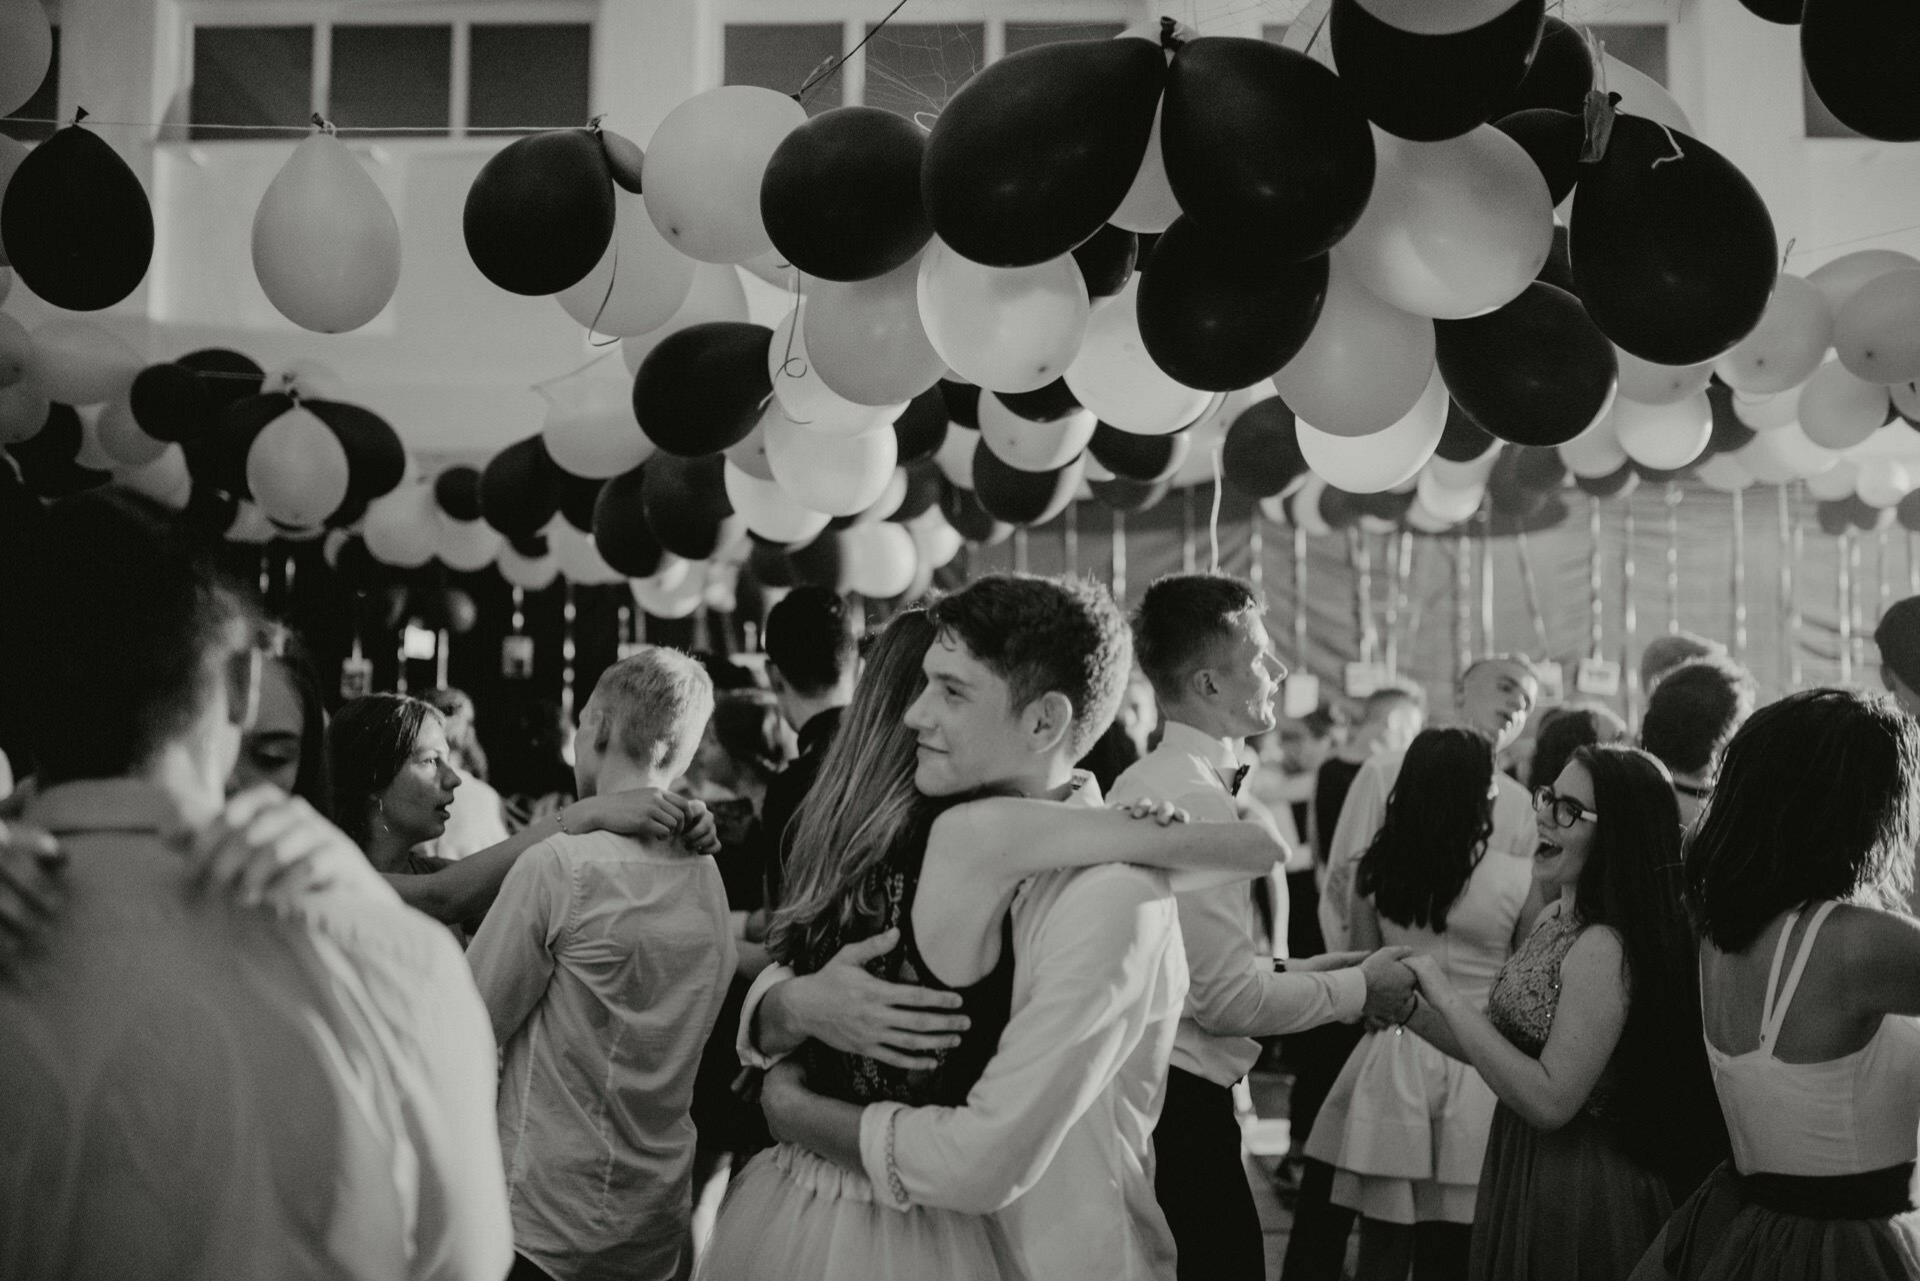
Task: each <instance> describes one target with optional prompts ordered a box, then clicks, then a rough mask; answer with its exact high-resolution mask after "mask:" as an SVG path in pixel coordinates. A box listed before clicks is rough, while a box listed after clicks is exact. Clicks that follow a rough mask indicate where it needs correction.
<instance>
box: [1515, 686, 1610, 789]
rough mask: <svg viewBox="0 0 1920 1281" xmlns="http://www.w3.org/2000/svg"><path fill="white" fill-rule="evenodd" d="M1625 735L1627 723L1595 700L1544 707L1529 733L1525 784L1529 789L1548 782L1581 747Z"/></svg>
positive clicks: (1556, 776)
mask: <svg viewBox="0 0 1920 1281" xmlns="http://www.w3.org/2000/svg"><path fill="white" fill-rule="evenodd" d="M1626 736H1627V723H1626V722H1625V721H1623V720H1621V719H1620V718H1619V717H1618V716H1616V715H1615V714H1614V713H1613V712H1612V711H1611V710H1609V709H1608V708H1605V707H1602V706H1601V705H1600V704H1598V703H1567V704H1565V705H1563V706H1560V707H1553V708H1549V709H1547V711H1546V712H1545V713H1544V714H1543V715H1542V716H1541V717H1540V725H1539V728H1537V729H1535V730H1534V732H1533V763H1532V764H1531V765H1529V766H1528V768H1527V787H1528V788H1529V789H1530V790H1531V789H1537V788H1541V787H1546V786H1548V785H1549V784H1551V783H1552V782H1553V780H1554V779H1556V778H1559V777H1560V771H1561V770H1563V769H1565V768H1566V767H1567V762H1568V761H1569V760H1572V759H1573V754H1574V753H1575V752H1577V751H1579V750H1580V749H1581V748H1583V747H1593V746H1596V745H1598V744H1602V743H1617V742H1619V741H1620V740H1621V739H1623V738H1625V737H1626Z"/></svg>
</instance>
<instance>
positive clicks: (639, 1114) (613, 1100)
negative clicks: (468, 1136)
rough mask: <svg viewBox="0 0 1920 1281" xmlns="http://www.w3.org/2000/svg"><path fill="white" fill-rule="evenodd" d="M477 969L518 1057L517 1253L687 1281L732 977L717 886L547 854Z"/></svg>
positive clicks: (605, 854)
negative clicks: (707, 1056) (712, 1055)
mask: <svg viewBox="0 0 1920 1281" xmlns="http://www.w3.org/2000/svg"><path fill="white" fill-rule="evenodd" d="M467 959H468V962H469V963H470V964H471V965H472V967H473V971H474V975H475V977H476V978H477V979H478V981H479V985H480V990H481V994H482V996H483V998H484V999H485V1001H486V1004H487V1009H488V1013H489V1015H490V1016H491V1018H492V1020H493V1026H494V1033H495V1036H496V1037H497V1038H498V1040H499V1042H500V1045H501V1047H502V1049H503V1051H504V1053H505V1064H504V1068H503V1075H502V1078H501V1084H500V1115H499V1126H500V1137H501V1146H502V1148H503V1149H504V1152H505V1156H506V1162H507V1184H508V1195H509V1200H510V1202H511V1204H512V1207H513V1216H514V1238H515V1247H516V1248H517V1249H518V1250H519V1251H520V1252H521V1253H522V1254H524V1255H526V1256H527V1257H528V1258H529V1259H532V1260H533V1261H534V1262H535V1263H537V1264H539V1265H540V1266H541V1267H542V1268H544V1269H545V1270H546V1271H548V1272H549V1273H551V1274H552V1275H553V1276H555V1277H558V1278H560V1281H575V1279H576V1278H588V1277H597V1276H603V1275H604V1276H618V1277H622V1278H640V1279H643V1281H644V1279H646V1278H652V1277H655V1276H671V1275H672V1273H673V1266H674V1261H675V1260H676V1259H677V1258H678V1253H679V1247H680V1241H681V1236H682V1233H683V1231H684V1228H685V1222H686V1218H687V1215H688V1213H689V1212H690V1206H689V1186H690V1184H689V1178H690V1171H691V1169H692V1160H693V1146H694V1130H693V1122H692V1120H691V1119H690V1117H689V1115H688V1113H689V1109H690V1108H691V1106H692V1101H693V1083H694V1078H695V1075H696V1074H697V1071H698V1068H699V1063H700V1052H701V1049H702V1047H703V1046H704V1045H705V1043H706V1040H707V1037H708V1035H709V1034H710V1033H711V1032H712V1030H713V1025H714V1021H715V1020H716V1019H717V1018H718V1017H719V1012H720V1004H721V1002H722V1001H723V1000H724V999H725V996H726V991H727V983H728V980H729V978H730V977H731V976H732V973H733V968H734V945H733V939H732V933H731V928H730V922H729V920H728V915H727V898H726V891H725V889H724V888H723V887H722V885H721V881H720V872H719V869H718V868H717V867H716V866H715V865H714V862H713V860H712V859H711V858H707V857H703V856H702V857H696V856H692V855H688V854H686V853H683V852H679V851H676V850H671V849H667V848H664V847H661V848H656V847H652V846H646V845H642V844H640V843H639V842H636V841H632V840H629V839H627V838H625V837H619V836H614V835H612V834H610V833H604V832H603V833H594V834H592V835H589V836H570V837H555V838H552V839H550V840H546V841H542V842H541V843H540V844H538V845H535V846H534V847H532V848H531V849H529V850H528V851H527V852H526V853H525V854H523V855H522V856H521V857H520V859H519V861H518V862H517V863H516V864H515V865H514V869H513V871H512V872H511V873H509V874H508V877H507V880H506V883H505V884H504V885H502V886H501V890H500V897H499V899H498V900H497V901H496V903H495V904H494V907H493V910H492V912H491V913H489V915H488V917H487V920H486V923H485V924H484V925H482V926H481V929H480V932H479V933H478V934H477V935H476V936H475V937H474V941H473V946H472V948H471V949H470V950H469V952H468V954H467Z"/></svg>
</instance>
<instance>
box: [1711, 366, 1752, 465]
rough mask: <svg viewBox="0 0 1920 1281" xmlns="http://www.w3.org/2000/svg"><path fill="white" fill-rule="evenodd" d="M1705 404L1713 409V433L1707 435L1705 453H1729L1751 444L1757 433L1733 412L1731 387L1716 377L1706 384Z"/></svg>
mask: <svg viewBox="0 0 1920 1281" xmlns="http://www.w3.org/2000/svg"><path fill="white" fill-rule="evenodd" d="M1707 406H1708V407H1709V408H1710V409H1712V411H1713V434H1712V435H1711V436H1709V437H1707V453H1709V454H1731V453H1732V452H1733V451H1734V450H1736V449H1743V448H1745V447H1746V446H1747V445H1749V444H1751V443H1752V441H1753V438H1754V437H1755V436H1756V435H1758V434H1759V433H1757V432H1755V431H1754V430H1753V428H1751V427H1749V426H1747V425H1746V424H1745V423H1743V422H1741V421H1740V418H1739V415H1737V414H1735V413H1734V412H1733V388H1731V387H1729V386H1727V385H1726V384H1725V383H1723V382H1721V381H1720V380H1719V379H1718V378H1714V379H1713V380H1712V381H1711V382H1709V383H1708V384H1707Z"/></svg>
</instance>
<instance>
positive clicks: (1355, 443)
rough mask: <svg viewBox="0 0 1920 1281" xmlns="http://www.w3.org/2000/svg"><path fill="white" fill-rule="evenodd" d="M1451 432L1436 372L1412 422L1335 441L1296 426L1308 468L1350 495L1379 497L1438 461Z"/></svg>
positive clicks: (1412, 413)
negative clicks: (1437, 451)
mask: <svg viewBox="0 0 1920 1281" xmlns="http://www.w3.org/2000/svg"><path fill="white" fill-rule="evenodd" d="M1446 426H1447V386H1446V384H1445V383H1444V382H1442V381H1441V380H1440V371H1439V370H1438V369H1436V370H1434V371H1433V376H1432V377H1431V378H1429V379H1428V380H1427V389H1426V391H1424V392H1422V393H1421V395H1420V399H1419V400H1418V401H1417V402H1415V404H1414V406H1413V408H1412V409H1411V410H1409V411H1408V412H1407V416H1406V417H1405V418H1402V419H1401V420H1400V421H1399V422H1397V423H1394V424H1393V425H1392V426H1391V427H1388V428H1387V429H1386V430H1385V431H1378V432H1375V433H1373V434H1372V435H1371V436H1359V437H1348V436H1335V435H1333V434H1332V433H1330V432H1324V431H1321V430H1320V429H1319V428H1318V427H1315V426H1313V425H1312V424H1311V423H1309V422H1307V421H1306V420H1305V419H1304V418H1303V419H1300V420H1299V422H1298V423H1296V424H1295V429H1296V431H1298V433H1299V439H1300V452H1301V453H1302V454H1303V455H1305V457H1306V460H1307V466H1309V467H1311V468H1313V471H1314V474H1315V475H1317V476H1319V477H1320V478H1321V479H1322V480H1324V481H1326V482H1327V483H1328V484H1329V485H1334V486H1337V487H1339V488H1341V489H1344V490H1346V491H1347V492H1348V493H1350V494H1378V493H1383V492H1385V491H1386V490H1389V489H1392V488H1393V487H1394V486H1396V485H1400V484H1404V483H1405V482H1406V481H1407V480H1408V479H1410V478H1411V477H1413V476H1414V475H1415V474H1416V473H1417V472H1419V470H1420V468H1421V467H1423V466H1425V465H1426V462H1427V460H1428V459H1430V458H1432V457H1433V451H1434V449H1435V447H1436V446H1438V445H1439V443H1440V436H1441V434H1442V433H1443V432H1444V431H1445V430H1446Z"/></svg>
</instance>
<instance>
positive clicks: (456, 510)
mask: <svg viewBox="0 0 1920 1281" xmlns="http://www.w3.org/2000/svg"><path fill="white" fill-rule="evenodd" d="M433 500H434V501H435V502H436V503H438V504H440V510H441V511H443V512H445V513H446V514H447V515H448V516H450V517H451V518H453V519H454V520H479V519H480V469H479V468H477V467H469V466H467V465H466V464H465V463H458V464H456V465H454V466H452V467H449V468H447V469H446V470H445V471H443V472H441V473H440V474H439V475H438V476H435V477H434V478H433Z"/></svg>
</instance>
